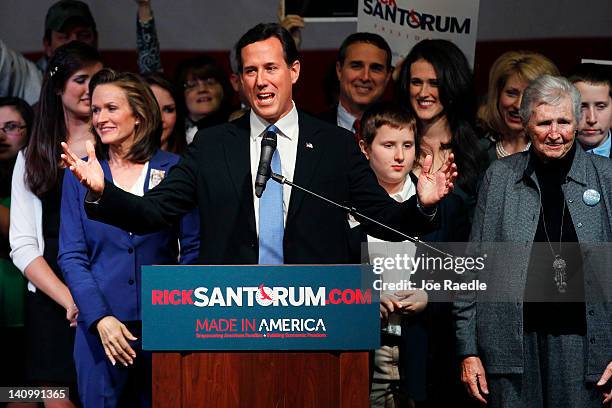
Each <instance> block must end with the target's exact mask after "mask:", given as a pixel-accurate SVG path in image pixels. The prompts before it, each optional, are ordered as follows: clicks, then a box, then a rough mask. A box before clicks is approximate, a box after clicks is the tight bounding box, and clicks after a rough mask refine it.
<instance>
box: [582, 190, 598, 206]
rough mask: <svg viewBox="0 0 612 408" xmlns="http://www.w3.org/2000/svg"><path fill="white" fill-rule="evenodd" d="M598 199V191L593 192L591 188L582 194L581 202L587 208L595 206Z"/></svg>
mask: <svg viewBox="0 0 612 408" xmlns="http://www.w3.org/2000/svg"><path fill="white" fill-rule="evenodd" d="M600 199H601V195H600V194H599V191H597V190H593V189H592V188H589V189H588V190H586V191H585V192H584V193H583V194H582V201H584V203H585V204H586V205H588V206H589V207H594V206H596V205H597V204H598V203H599V200H600Z"/></svg>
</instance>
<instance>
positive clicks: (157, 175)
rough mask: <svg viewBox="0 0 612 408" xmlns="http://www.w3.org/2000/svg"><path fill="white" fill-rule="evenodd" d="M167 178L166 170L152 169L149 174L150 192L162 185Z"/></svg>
mask: <svg viewBox="0 0 612 408" xmlns="http://www.w3.org/2000/svg"><path fill="white" fill-rule="evenodd" d="M165 176H166V171H165V170H158V169H151V173H150V174H149V190H150V189H152V188H154V187H155V186H157V185H158V184H159V183H161V181H162V180H163V179H164V177H165Z"/></svg>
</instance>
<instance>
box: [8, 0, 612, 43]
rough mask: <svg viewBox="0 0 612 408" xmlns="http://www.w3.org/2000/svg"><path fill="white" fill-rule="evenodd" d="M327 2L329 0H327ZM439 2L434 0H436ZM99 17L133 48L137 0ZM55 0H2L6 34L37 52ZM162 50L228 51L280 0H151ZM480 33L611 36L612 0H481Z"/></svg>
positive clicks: (94, 6)
mask: <svg viewBox="0 0 612 408" xmlns="http://www.w3.org/2000/svg"><path fill="white" fill-rule="evenodd" d="M321 1H324V0H321ZM432 1H434V0H432ZM85 2H86V3H88V4H89V5H90V7H91V10H92V13H93V15H94V17H95V19H96V22H97V24H98V31H99V33H100V48H101V49H133V48H134V47H135V43H136V39H135V38H136V34H135V21H136V2H135V1H134V0H85ZM52 3H53V1H51V0H0V38H2V39H3V40H4V41H5V42H6V43H7V44H8V45H9V46H10V47H12V48H14V49H16V50H19V51H23V52H31V51H39V50H40V49H41V39H42V36H43V27H44V16H45V13H46V10H47V8H48V7H49V5H50V4H52ZM152 4H153V8H154V11H155V15H156V21H157V28H158V33H159V37H160V42H161V46H162V49H166V50H170V49H175V50H226V49H229V48H230V47H231V46H232V44H233V43H234V42H235V41H236V40H237V39H238V38H239V37H240V35H241V34H242V33H243V32H244V31H246V29H248V28H249V27H251V26H253V25H255V24H256V23H258V22H262V21H274V20H275V18H276V8H277V5H278V2H277V0H221V1H218V0H214V1H213V0H152ZM478 26H479V27H478V39H479V40H501V39H530V38H567V37H578V38H580V37H611V38H612V1H611V0H586V1H581V2H579V1H575V0H480V17H479V24H478ZM355 28H356V23H339V24H330V23H319V24H310V25H308V26H307V27H306V29H305V31H304V34H303V38H304V43H303V48H304V49H334V48H337V47H338V45H339V44H340V42H341V41H342V39H343V38H344V37H345V36H346V35H348V34H349V33H351V32H353V31H355Z"/></svg>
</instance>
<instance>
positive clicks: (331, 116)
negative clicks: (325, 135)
mask: <svg viewBox="0 0 612 408" xmlns="http://www.w3.org/2000/svg"><path fill="white" fill-rule="evenodd" d="M317 118H319V119H321V120H322V121H323V122H327V123H329V124H331V125H337V124H338V107H335V108H334V109H330V110H328V111H326V112H323V113H320V114H318V115H317Z"/></svg>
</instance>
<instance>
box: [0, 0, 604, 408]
mask: <svg viewBox="0 0 612 408" xmlns="http://www.w3.org/2000/svg"><path fill="white" fill-rule="evenodd" d="M137 4H138V11H137V33H138V36H137V44H136V48H137V50H138V67H139V71H140V72H139V73H138V74H136V73H128V72H117V71H115V70H113V69H112V67H105V65H104V62H103V59H102V57H101V55H100V53H99V52H98V50H97V40H98V33H97V29H96V23H95V20H94V18H93V16H92V14H91V12H90V10H89V8H88V6H87V5H86V4H85V3H83V2H81V1H79V0H59V1H57V2H55V3H54V4H53V5H52V6H51V7H50V8H49V10H48V13H47V16H46V19H45V35H44V39H43V45H44V56H43V57H42V58H41V60H40V61H38V62H37V63H36V64H35V63H33V62H30V61H28V60H27V59H25V58H24V57H23V56H21V55H20V54H19V53H17V52H15V51H12V50H10V49H9V48H8V47H7V46H6V44H4V43H3V42H2V41H1V40H0V176H1V179H0V242H1V244H0V255H1V256H0V282H1V283H2V285H1V286H0V296H1V297H0V304H1V305H2V310H0V316H1V318H2V320H1V321H0V326H1V330H2V333H3V334H4V336H3V337H4V338H6V339H8V340H9V341H10V343H11V347H10V348H8V349H6V351H4V352H3V357H4V358H3V360H4V361H6V362H7V365H6V366H5V367H4V368H3V370H2V373H0V382H1V385H36V386H66V387H69V388H70V400H64V401H52V400H49V401H47V402H45V406H48V407H55V406H58V407H73V406H85V407H98V406H100V407H101V406H137V405H141V406H150V405H151V354H150V352H147V351H143V350H142V347H141V323H140V319H141V314H140V288H141V286H140V282H141V276H140V268H141V266H142V265H151V264H213V265H214V264H258V263H259V264H264V263H265V264H271V263H277V264H282V263H285V264H309V263H317V264H321V263H323V264H342V263H361V262H368V254H367V253H362V252H363V251H362V249H363V248H367V245H366V246H365V247H364V246H362V243H364V242H369V243H375V242H380V241H397V240H398V239H399V238H398V236H397V235H396V234H394V233H391V232H388V231H386V230H384V229H381V228H379V227H378V226H377V225H374V224H372V223H371V222H368V221H367V220H365V219H359V218H354V217H352V216H349V215H347V214H345V213H344V212H342V211H338V210H336V209H334V208H332V207H330V206H328V204H327V203H325V202H322V201H319V200H317V199H316V198H313V197H310V196H307V195H305V194H304V193H303V192H301V191H297V190H295V191H292V190H291V188H290V187H289V186H286V185H285V186H281V185H277V184H272V183H269V184H268V185H267V187H266V188H265V190H264V191H263V195H262V196H261V198H260V195H259V194H258V193H257V192H256V189H255V187H254V185H255V184H256V175H257V172H258V163H259V158H260V153H261V149H262V146H263V144H264V141H265V140H268V139H269V138H272V139H273V140H274V144H275V146H276V150H275V152H274V155H273V157H272V159H271V167H272V169H273V170H274V171H275V172H277V173H282V175H283V176H285V177H287V178H288V179H290V180H294V181H295V182H296V183H297V184H299V185H304V186H306V187H308V188H310V189H312V190H314V191H315V192H317V193H319V194H321V195H323V196H325V197H328V198H330V199H332V200H335V201H337V202H341V203H350V205H351V206H353V207H355V208H356V209H358V210H359V211H360V212H361V213H363V214H365V215H367V216H369V217H371V218H374V219H376V220H378V221H380V222H383V223H385V224H387V225H390V226H393V227H394V228H396V229H398V230H400V231H402V232H404V233H406V234H409V235H416V236H419V237H421V239H422V240H424V241H427V242H470V243H472V244H473V245H476V246H477V245H483V246H484V245H485V243H491V242H495V243H503V242H508V243H521V244H523V243H528V244H529V243H533V244H534V248H535V246H536V245H535V244H538V243H543V245H545V246H546V248H550V251H549V252H547V253H546V254H545V255H542V253H541V252H536V251H535V249H533V250H532V251H531V252H530V253H527V256H525V257H524V259H523V258H521V259H518V260H517V259H513V261H515V262H512V263H510V262H506V263H503V264H501V265H500V267H499V268H497V269H495V271H494V274H493V275H494V276H492V277H491V278H490V279H495V280H497V281H499V282H504V284H506V285H507V287H508V288H511V289H512V290H515V291H517V292H519V293H521V296H519V298H520V299H519V300H518V301H512V302H501V301H500V302H490V301H489V302H486V303H484V302H485V301H483V299H481V298H479V296H478V295H477V294H476V293H475V292H468V293H463V294H462V295H461V296H460V297H459V298H457V299H456V301H455V302H454V303H452V302H437V301H432V299H428V296H427V293H425V292H424V291H421V290H415V291H401V292H396V293H382V294H381V301H380V318H381V328H382V330H381V333H380V335H381V348H380V349H378V350H376V351H374V352H373V358H372V373H371V376H370V378H371V392H370V403H371V406H372V407H440V406H451V405H453V406H467V407H469V406H477V405H478V404H488V405H489V406H492V407H511V408H512V407H534V408H539V407H599V406H610V404H611V402H612V299H611V298H610V288H609V287H606V286H605V285H604V287H603V289H602V288H601V287H600V286H598V285H599V284H601V282H600V281H599V280H597V279H594V277H595V276H599V275H600V274H601V271H602V270H606V271H607V273H608V274H609V266H610V265H606V264H605V260H606V259H605V257H603V258H604V259H601V258H602V257H596V259H593V256H589V251H586V250H585V251H582V252H581V250H580V249H576V248H577V247H576V245H572V244H575V243H579V244H594V243H599V244H601V243H607V242H609V241H611V240H612V195H611V191H612V185H611V184H610V183H612V178H611V177H612V162H611V161H610V158H611V157H612V149H611V147H612V138H611V136H612V134H611V130H610V128H611V127H612V69H611V68H610V67H607V66H604V65H598V64H591V63H583V64H579V65H578V66H576V67H575V68H574V69H573V70H572V71H571V72H568V73H567V76H566V77H564V76H561V73H560V71H559V69H558V68H557V67H556V66H555V63H554V62H553V61H551V60H550V59H549V58H547V57H546V56H544V55H542V54H540V53H537V52H533V51H518V50H517V51H510V52H506V53H503V54H502V55H500V56H499V57H498V58H497V60H496V61H495V62H494V63H493V65H492V66H491V69H490V73H489V81H488V91H487V93H486V95H484V97H483V99H482V103H480V105H479V103H478V98H477V95H476V91H475V87H474V78H473V74H472V71H471V69H470V65H469V63H468V61H467V59H466V57H465V55H464V54H463V52H462V51H461V50H460V49H459V48H458V47H457V46H456V45H455V44H453V43H452V42H451V41H447V40H439V39H425V40H422V41H420V42H418V43H417V44H416V45H415V46H414V47H413V48H412V49H411V51H410V52H409V53H408V55H407V56H406V57H405V58H404V59H403V60H402V61H400V62H399V63H398V65H397V66H396V67H393V66H392V63H391V54H392V51H391V49H390V47H389V45H388V44H387V42H386V41H385V40H384V38H383V37H381V36H379V35H378V34H373V33H365V32H359V33H354V34H351V35H349V36H348V37H347V38H346V39H345V40H344V41H343V43H342V44H341V45H340V47H339V51H338V56H337V62H336V66H335V75H336V77H337V80H338V83H339V87H338V98H337V105H336V106H335V108H334V109H331V110H327V111H325V112H316V113H314V114H310V113H306V112H304V111H302V110H300V109H299V106H296V101H294V99H293V94H292V88H293V85H294V84H296V83H297V82H298V80H299V77H300V70H301V68H302V67H301V65H300V52H299V43H300V41H301V33H300V29H301V28H302V27H303V26H304V21H303V19H301V18H300V17H299V16H284V15H283V13H282V12H279V20H280V23H268V24H258V25H256V26H255V27H252V28H250V29H249V30H248V31H247V32H246V33H245V34H244V35H243V36H242V37H241V38H240V39H239V40H238V41H237V42H236V45H235V46H234V48H233V49H232V50H231V52H230V58H231V67H232V72H231V73H227V72H225V70H224V69H223V68H222V65H221V64H219V62H218V61H215V60H214V59H213V58H211V57H210V56H207V55H201V56H197V57H194V58H190V59H188V60H185V61H182V62H181V63H180V64H179V66H178V68H177V70H176V72H175V73H174V74H175V75H174V76H173V77H171V76H169V75H168V74H167V73H165V72H164V71H163V61H162V60H161V58H160V46H159V41H158V40H157V33H156V29H155V21H154V19H153V12H152V9H151V4H150V1H148V0H138V1H137ZM394 70H395V72H396V73H397V76H396V77H395V78H394V77H393V72H394ZM388 88H392V89H393V90H394V92H393V96H392V97H391V98H386V97H385V91H386V90H387V89H388ZM312 91H313V92H314V91H315V90H312ZM320 92H323V90H320ZM236 100H239V101H240V105H239V106H238V105H237V104H234V102H235V101H236ZM298 102H299V101H298ZM262 139H263V140H262ZM313 214H314V215H316V217H315V219H316V220H317V222H313V218H312V216H313ZM405 244H406V245H405V246H404V247H403V248H404V249H402V250H404V251H406V252H412V253H414V251H416V248H415V246H414V245H413V244H411V243H405ZM472 248H474V246H473V247H472ZM530 248H531V247H530ZM576 251H578V252H576ZM366 252H367V251H366ZM507 255H508V256H509V257H510V256H512V254H511V253H510V251H509V253H508V254H507ZM519 258H520V257H519ZM575 259H578V261H573V260H575ZM606 268H608V269H606ZM18 271H21V274H22V275H21V274H19V272H18ZM383 279H390V280H392V279H394V277H392V276H390V275H389V276H386V277H385V276H383ZM610 280H611V279H610V278H608V280H607V281H606V282H607V284H608V285H609V282H610ZM602 290H603V292H604V296H603V297H602V296H601V293H600V292H602ZM540 291H543V292H546V293H547V294H548V295H549V296H547V301H545V302H543V301H541V296H540V295H542V293H540ZM536 292H538V293H537V295H538V296H535V295H534V293H536ZM606 294H607V297H606ZM598 296H599V297H598ZM595 298H597V300H593V299H595ZM479 306H480V307H479Z"/></svg>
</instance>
